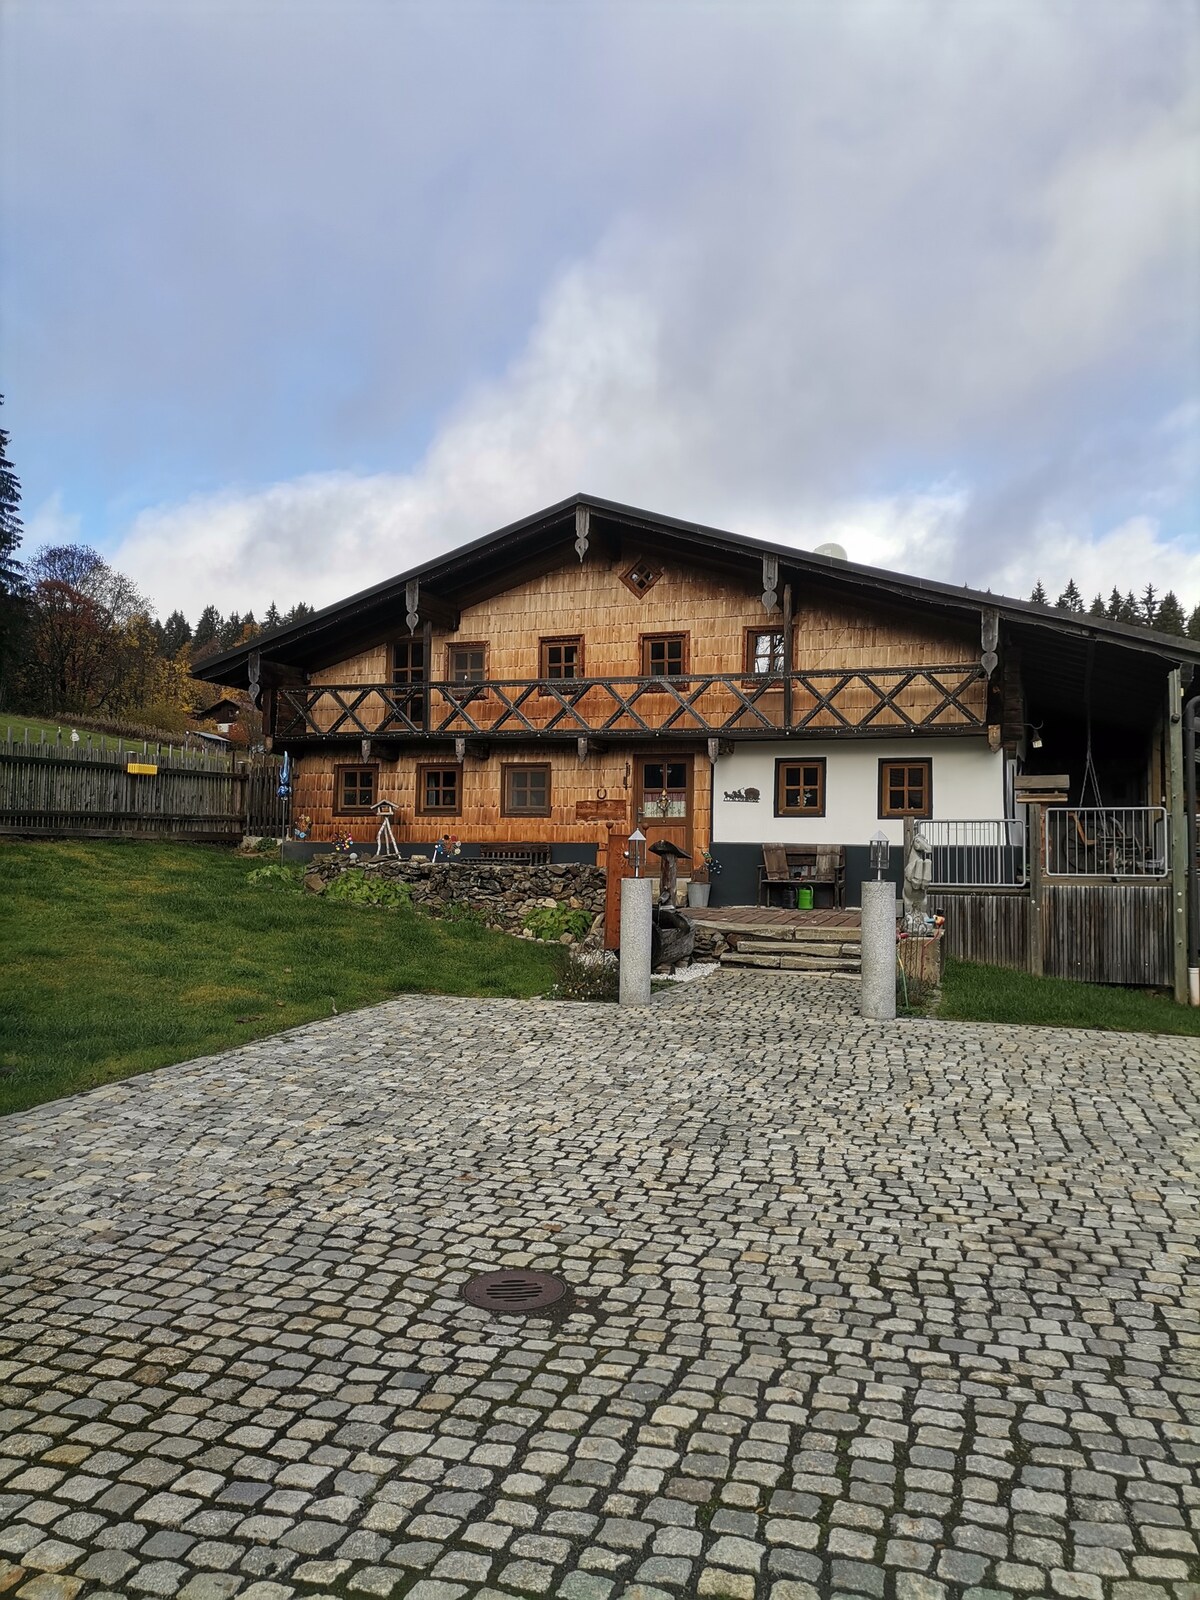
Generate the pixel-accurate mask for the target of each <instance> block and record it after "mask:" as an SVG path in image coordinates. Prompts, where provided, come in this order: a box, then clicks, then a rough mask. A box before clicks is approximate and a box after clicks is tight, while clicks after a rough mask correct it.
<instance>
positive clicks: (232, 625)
mask: <svg viewBox="0 0 1200 1600" xmlns="http://www.w3.org/2000/svg"><path fill="white" fill-rule="evenodd" d="M241 642H242V619H241V617H240V616H239V615H238V613H237V612H236V611H231V612H230V613H229V615H228V616H227V617H226V618H225V621H224V622H223V623H222V625H221V633H220V644H221V649H222V650H235V649H236V648H237V647H238V645H239V644H241Z"/></svg>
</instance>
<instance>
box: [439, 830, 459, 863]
mask: <svg viewBox="0 0 1200 1600" xmlns="http://www.w3.org/2000/svg"><path fill="white" fill-rule="evenodd" d="M461 854H462V845H461V844H460V843H459V842H458V838H457V836H456V835H455V834H453V833H444V834H443V835H442V837H441V838H440V839H439V840H438V842H437V843H436V844H435V845H434V847H433V859H434V861H435V862H436V861H449V860H451V859H452V858H453V857H454V856H457V855H461Z"/></svg>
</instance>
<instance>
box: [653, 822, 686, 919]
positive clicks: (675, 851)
mask: <svg viewBox="0 0 1200 1600" xmlns="http://www.w3.org/2000/svg"><path fill="white" fill-rule="evenodd" d="M650 854H651V855H652V856H657V857H658V859H659V861H660V863H661V865H660V867H659V875H658V903H659V905H660V906H673V905H674V904H675V878H676V875H677V874H678V871H679V863H680V862H681V861H687V862H689V863H690V862H691V859H692V858H691V856H689V855H688V853H687V851H686V850H681V849H680V848H679V846H678V845H677V844H673V843H672V842H671V840H670V839H660V840H659V841H658V843H657V844H652V845H651V846H650Z"/></svg>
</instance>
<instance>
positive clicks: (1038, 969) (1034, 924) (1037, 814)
mask: <svg viewBox="0 0 1200 1600" xmlns="http://www.w3.org/2000/svg"><path fill="white" fill-rule="evenodd" d="M1025 826H1026V828H1027V830H1028V831H1027V833H1026V836H1025V851H1026V857H1027V860H1028V863H1029V911H1028V916H1029V956H1028V961H1029V970H1030V972H1032V973H1033V975H1034V977H1035V978H1040V977H1041V976H1042V974H1043V973H1044V971H1045V970H1046V967H1045V953H1044V950H1043V941H1042V928H1043V921H1042V916H1043V912H1042V905H1043V901H1044V898H1045V882H1044V879H1043V876H1042V868H1043V866H1044V865H1045V856H1044V850H1045V827H1044V825H1043V812H1042V808H1041V806H1039V805H1037V804H1033V805H1028V806H1026V808H1025Z"/></svg>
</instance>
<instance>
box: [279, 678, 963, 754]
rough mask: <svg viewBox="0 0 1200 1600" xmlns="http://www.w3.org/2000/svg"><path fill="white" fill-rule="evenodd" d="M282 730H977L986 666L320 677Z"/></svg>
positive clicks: (305, 734)
mask: <svg viewBox="0 0 1200 1600" xmlns="http://www.w3.org/2000/svg"><path fill="white" fill-rule="evenodd" d="M275 694H276V701H275V713H274V727H273V731H274V735H275V738H276V739H278V740H280V741H297V740H303V739H354V738H371V739H375V738H385V739H386V738H420V739H434V738H440V739H446V738H470V739H481V738H484V739H527V738H529V737H531V736H532V737H535V738H538V739H542V738H558V739H569V738H583V737H586V736H588V735H597V736H600V735H603V736H606V737H621V736H626V737H642V736H645V735H646V734H654V735H658V734H669V735H672V736H686V735H689V734H691V735H705V734H707V735H710V736H716V737H731V736H738V737H741V738H768V737H773V736H778V735H780V734H797V733H808V734H816V733H820V734H823V735H829V736H837V735H839V734H880V735H886V734H897V733H912V732H924V733H978V732H979V731H981V730H982V729H983V728H984V727H985V726H986V696H987V678H986V675H985V673H984V672H983V670H982V669H981V668H980V667H977V666H971V665H962V664H961V663H960V664H958V665H952V666H945V667H880V668H870V667H864V668H860V669H858V670H855V671H850V670H842V669H839V668H823V669H821V670H819V671H815V672H792V673H783V674H780V675H778V676H771V677H768V676H763V677H761V678H760V677H754V676H750V675H748V674H745V673H688V674H687V675H686V676H684V677H679V678H551V679H545V678H537V679H502V680H488V681H486V682H482V683H423V684H419V685H415V684H381V683H373V684H323V685H319V686H317V685H310V686H308V687H304V688H294V687H289V688H280V689H278V690H276V691H275Z"/></svg>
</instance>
